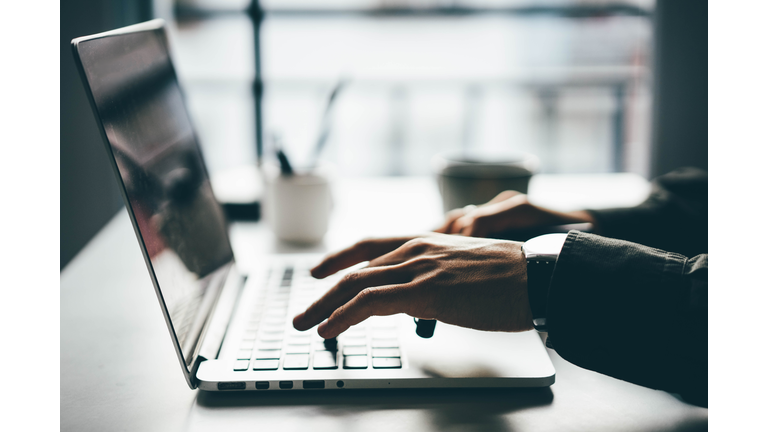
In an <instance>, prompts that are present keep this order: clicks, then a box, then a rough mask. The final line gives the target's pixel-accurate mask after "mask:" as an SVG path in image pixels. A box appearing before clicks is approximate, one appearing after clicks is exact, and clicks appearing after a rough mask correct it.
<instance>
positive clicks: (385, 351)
mask: <svg viewBox="0 0 768 432" xmlns="http://www.w3.org/2000/svg"><path fill="white" fill-rule="evenodd" d="M371 355H372V356H373V357H400V349H398V348H374V349H373V350H371Z"/></svg>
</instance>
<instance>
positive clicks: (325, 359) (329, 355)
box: [312, 351, 339, 369]
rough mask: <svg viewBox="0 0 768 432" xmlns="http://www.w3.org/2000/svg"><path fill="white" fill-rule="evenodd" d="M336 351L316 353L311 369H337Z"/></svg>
mask: <svg viewBox="0 0 768 432" xmlns="http://www.w3.org/2000/svg"><path fill="white" fill-rule="evenodd" d="M336 353H337V351H317V352H316V353H315V360H314V361H313V363H312V367H313V368H315V369H336V368H338V367H339V364H338V362H337V361H336V357H337V354H336Z"/></svg>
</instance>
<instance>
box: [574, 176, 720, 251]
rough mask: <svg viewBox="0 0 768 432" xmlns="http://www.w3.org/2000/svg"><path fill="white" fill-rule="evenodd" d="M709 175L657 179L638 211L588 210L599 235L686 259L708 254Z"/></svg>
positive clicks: (620, 209) (616, 209)
mask: <svg viewBox="0 0 768 432" xmlns="http://www.w3.org/2000/svg"><path fill="white" fill-rule="evenodd" d="M707 190H708V188H707V173H706V171H702V170H700V169H696V168H681V169H678V170H675V171H672V172H670V173H669V174H665V175H663V176H660V177H657V178H656V179H654V181H653V182H652V189H651V194H650V196H649V197H648V199H647V200H646V201H645V202H643V203H642V204H640V205H638V206H636V207H629V208H615V209H606V210H589V212H590V213H591V214H592V216H593V217H594V218H595V220H596V224H595V225H596V229H597V231H596V233H597V234H600V235H602V236H605V237H610V238H616V239H622V240H628V241H631V242H634V243H640V244H643V245H646V246H651V247H655V248H658V249H662V250H665V251H670V252H677V253H680V254H683V255H686V256H694V255H698V254H702V253H707V252H708V250H707V223H708V217H707V211H708V208H707V205H708V203H707Z"/></svg>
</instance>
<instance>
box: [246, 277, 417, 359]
mask: <svg viewBox="0 0 768 432" xmlns="http://www.w3.org/2000/svg"><path fill="white" fill-rule="evenodd" d="M279 275H280V276H277V277H272V278H270V279H269V281H270V285H269V286H268V289H267V290H264V291H262V292H261V293H260V297H259V298H257V300H256V301H255V304H254V305H253V309H252V311H251V312H250V315H249V317H248V322H247V324H246V327H245V331H244V333H243V338H242V340H241V342H240V346H239V350H238V353H237V359H236V360H235V362H234V370H235V371H247V370H255V371H275V370H280V369H282V370H291V371H297V370H324V369H326V370H327V369H339V368H343V369H369V368H371V369H399V368H402V360H401V352H400V344H399V342H398V338H397V328H396V326H395V324H394V320H392V319H391V317H389V318H390V320H387V319H386V318H385V319H382V320H381V321H379V322H377V323H376V324H367V323H366V322H363V323H360V324H358V325H356V326H353V327H351V328H350V329H348V330H347V331H345V332H344V333H343V334H342V335H340V336H339V338H338V340H337V339H328V340H324V339H322V338H321V337H320V336H319V335H318V334H317V332H316V331H314V330H308V331H306V332H300V331H298V330H296V329H294V328H293V324H292V319H293V316H295V315H296V314H298V313H299V312H302V311H303V310H305V309H306V308H307V307H308V306H309V305H310V304H311V303H312V302H313V301H315V300H316V299H317V298H319V296H320V295H322V291H324V290H325V289H327V288H328V285H327V283H325V284H320V283H319V282H318V281H317V280H316V279H314V278H312V276H311V275H310V274H309V271H308V270H307V269H295V268H294V267H286V268H284V269H282V270H281V272H280V273H279ZM321 285H322V288H321V287H320V286H321Z"/></svg>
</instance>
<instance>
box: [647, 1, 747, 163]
mask: <svg viewBox="0 0 768 432" xmlns="http://www.w3.org/2000/svg"><path fill="white" fill-rule="evenodd" d="M707 16H708V14H707V2H706V1H701V0H659V1H658V2H657V3H656V12H655V24H654V25H655V29H654V34H655V42H654V51H655V60H654V110H653V127H652V129H653V141H652V153H651V175H652V176H653V177H656V176H659V175H661V174H665V173H667V172H670V171H672V170H674V169H675V168H679V167H683V166H692V167H697V168H701V169H704V170H706V169H707V146H708V141H707V133H708V131H707V100H708V98H707V76H708V75H707ZM755 55H758V54H757V53H755ZM721 144H722V143H721Z"/></svg>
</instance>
